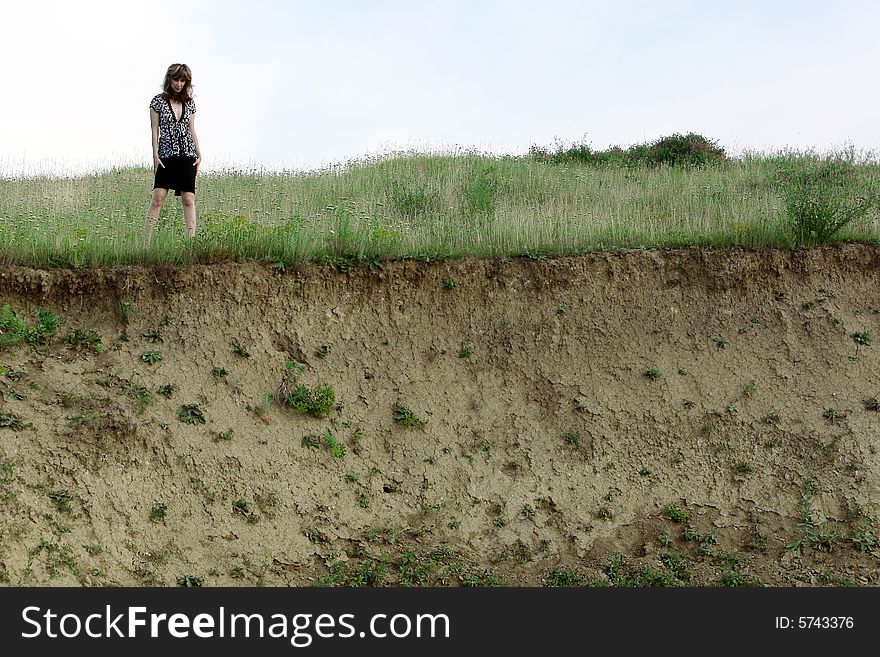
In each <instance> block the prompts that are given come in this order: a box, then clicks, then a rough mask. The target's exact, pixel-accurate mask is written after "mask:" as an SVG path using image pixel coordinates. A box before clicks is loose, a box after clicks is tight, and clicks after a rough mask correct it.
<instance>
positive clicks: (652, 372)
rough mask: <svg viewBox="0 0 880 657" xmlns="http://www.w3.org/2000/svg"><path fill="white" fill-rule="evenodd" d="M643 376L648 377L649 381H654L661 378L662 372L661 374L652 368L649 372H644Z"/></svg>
mask: <svg viewBox="0 0 880 657" xmlns="http://www.w3.org/2000/svg"><path fill="white" fill-rule="evenodd" d="M645 376H646V377H648V378H649V379H651V381H656V380H657V379H659V378H660V377H661V376H663V372H661V371H660V370H658V369H656V368H652V369H650V370H646V371H645Z"/></svg>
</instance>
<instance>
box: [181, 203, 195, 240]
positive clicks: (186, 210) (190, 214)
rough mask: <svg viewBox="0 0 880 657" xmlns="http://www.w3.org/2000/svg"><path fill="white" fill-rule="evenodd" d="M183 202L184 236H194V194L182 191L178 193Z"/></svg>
mask: <svg viewBox="0 0 880 657" xmlns="http://www.w3.org/2000/svg"><path fill="white" fill-rule="evenodd" d="M180 201H181V203H183V223H185V224H186V236H187V237H195V236H196V195H195V194H193V193H192V192H183V193H182V194H181V195H180Z"/></svg>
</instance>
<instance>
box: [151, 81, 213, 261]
mask: <svg viewBox="0 0 880 657" xmlns="http://www.w3.org/2000/svg"><path fill="white" fill-rule="evenodd" d="M195 114H196V104H195V102H194V101H193V99H192V71H191V70H190V68H189V66H187V65H186V64H172V65H171V66H169V67H168V71H167V72H166V73H165V80H164V82H163V83H162V93H161V94H158V95H157V96H155V97H153V100H151V101H150V127H151V129H152V132H153V175H154V176H155V182H154V183H153V198H152V199H151V200H150V207H149V208H148V209H147V230H146V235H145V237H144V246H145V247H146V248H149V247H150V242H151V241H152V239H153V229H154V228H155V226H156V220H157V219H158V218H159V211H160V210H161V209H162V204H163V203H164V202H165V197H166V196H167V195H168V190H170V189H173V190H175V196H180V201H181V203H182V204H183V221H184V223H185V224H186V236H187V237H193V236H195V234H196V174H197V173H198V171H199V164H200V163H201V161H202V151H201V149H200V148H199V138H198V137H197V136H196V128H195Z"/></svg>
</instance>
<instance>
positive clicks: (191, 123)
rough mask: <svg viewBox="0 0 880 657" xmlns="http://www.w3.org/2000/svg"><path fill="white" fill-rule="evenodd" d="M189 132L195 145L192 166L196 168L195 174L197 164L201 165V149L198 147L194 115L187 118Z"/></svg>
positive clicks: (197, 167)
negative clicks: (194, 157)
mask: <svg viewBox="0 0 880 657" xmlns="http://www.w3.org/2000/svg"><path fill="white" fill-rule="evenodd" d="M189 132H190V134H191V135H192V138H193V143H194V144H195V145H196V161H195V162H193V166H194V167H195V168H196V173H198V171H199V164H201V163H202V149H201V147H199V136H198V135H197V134H196V115H195V114H193V115H191V116H190V117H189Z"/></svg>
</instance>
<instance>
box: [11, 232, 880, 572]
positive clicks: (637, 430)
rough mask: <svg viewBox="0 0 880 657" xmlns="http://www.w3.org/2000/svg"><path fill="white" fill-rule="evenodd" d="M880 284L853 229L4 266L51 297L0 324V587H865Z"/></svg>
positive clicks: (878, 259)
mask: <svg viewBox="0 0 880 657" xmlns="http://www.w3.org/2000/svg"><path fill="white" fill-rule="evenodd" d="M878 290H880V248H877V247H870V246H856V245H846V246H842V247H836V248H829V249H815V250H805V251H797V252H786V251H778V250H767V251H757V252H750V251H739V250H736V251H705V250H684V251H627V252H619V253H618V252H614V253H601V254H594V255H587V256H580V257H572V258H560V259H551V260H543V261H537V260H529V259H516V260H505V261H454V262H440V263H417V262H398V263H390V264H386V266H385V267H384V269H381V270H379V269H368V268H358V269H354V270H351V271H349V272H341V271H333V270H330V269H328V268H319V267H308V268H303V269H299V270H287V271H281V270H279V269H276V268H273V267H271V266H263V265H257V264H241V265H238V264H236V265H232V264H217V265H207V266H196V267H192V268H186V269H170V268H167V269H162V268H118V269H97V270H86V271H68V270H52V271H38V270H32V269H25V268H14V267H5V268H3V269H0V306H2V305H3V304H10V305H11V306H12V307H14V308H18V309H21V310H23V311H24V312H25V313H26V314H27V316H28V321H29V322H32V321H33V320H34V314H33V313H34V310H35V309H36V308H37V307H41V308H45V309H49V310H51V311H53V312H55V313H58V314H61V315H63V316H64V318H65V323H64V324H63V325H62V326H61V327H60V329H59V331H58V334H57V336H56V337H55V338H54V340H52V342H51V343H50V344H49V345H48V346H47V347H41V348H39V349H37V350H34V349H32V348H31V347H30V346H28V345H21V346H18V347H14V348H7V349H3V350H0V365H2V370H0V371H2V373H3V375H2V376H0V396H2V398H0V412H2V413H3V414H4V415H2V416H0V417H3V418H6V422H5V424H7V425H9V424H13V425H17V427H13V426H5V427H3V426H0V466H2V468H0V511H2V513H0V581H2V582H3V583H5V584H8V585H12V586H19V585H46V584H48V585H84V586H94V585H157V586H174V585H177V584H203V585H205V586H213V585H234V586H235V585H270V586H275V585H309V584H313V583H321V584H337V585H352V586H354V585H432V586H446V585H449V586H457V585H492V584H508V585H514V586H518V585H564V584H579V585H593V584H605V585H610V584H616V585H626V584H635V585H661V584H662V585H713V586H714V585H721V584H727V585H748V584H762V585H770V586H782V585H834V586H838V585H849V584H854V585H857V586H865V585H870V586H874V585H877V584H878V582H880V570H878V557H877V554H878V553H880V548H877V549H875V544H876V542H877V525H876V518H877V502H878V500H880V488H878V484H880V477H878V474H880V456H878V448H880V413H878V411H877V410H874V408H873V405H872V404H871V403H870V401H869V402H867V403H866V400H870V399H871V398H873V397H878V396H880V375H878V373H880V368H878V365H880V355H878V346H877V344H876V343H875V344H871V340H872V338H873V336H880V295H878ZM75 328H80V329H83V330H94V331H96V332H97V333H99V334H100V335H101V336H102V346H103V349H102V350H101V351H100V353H96V350H95V349H94V347H92V346H89V345H84V346H80V347H75V346H72V345H68V344H65V338H66V337H67V336H68V335H70V334H71V332H72V331H73V329H75ZM869 333H870V334H871V335H868V334H869ZM854 336H856V337H854ZM858 336H860V337H858ZM235 345H238V346H239V347H240V348H238V349H236V347H235ZM145 352H160V353H161V360H158V361H156V362H153V363H148V362H145V361H144V360H143V358H142V355H143V354H144V353H145ZM245 353H246V354H247V355H245ZM224 371H225V373H224ZM169 385H170V386H173V392H171V396H170V398H168V397H166V396H163V395H161V394H158V393H157V391H158V390H159V389H160V387H161V386H169ZM297 385H302V386H303V388H302V389H301V390H305V391H312V392H314V391H317V390H319V389H320V388H321V387H324V386H331V387H332V390H333V393H334V397H335V405H334V406H333V408H332V410H331V412H330V413H329V416H326V417H316V416H314V415H308V414H303V413H301V412H299V411H297V410H296V409H294V408H292V407H290V406H288V405H286V404H284V403H283V397H284V394H280V393H290V392H293V391H295V390H296V387H297ZM167 390H168V389H167V388H166V392H167ZM279 390H280V393H279ZM267 399H268V403H267ZM185 405H188V406H189V408H190V409H191V410H192V411H195V410H198V411H200V412H201V413H202V416H203V418H204V423H196V424H189V423H186V422H184V421H183V419H182V417H181V409H182V407H184V406H185ZM401 407H406V408H408V409H410V410H411V411H412V417H414V418H416V419H417V420H421V421H422V422H424V424H423V426H403V425H402V424H400V423H399V422H397V421H396V420H395V415H397V416H401V412H400V410H401ZM190 417H192V414H190ZM0 424H2V423H0ZM334 446H335V448H334Z"/></svg>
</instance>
